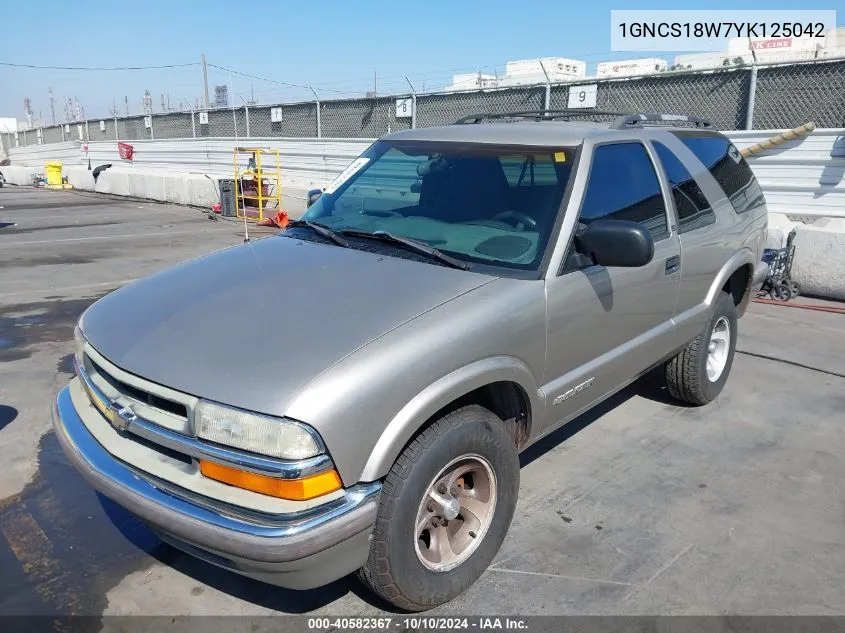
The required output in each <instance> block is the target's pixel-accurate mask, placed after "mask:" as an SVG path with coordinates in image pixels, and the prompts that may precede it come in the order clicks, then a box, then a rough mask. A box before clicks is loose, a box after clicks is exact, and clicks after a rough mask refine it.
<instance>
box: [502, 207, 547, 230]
mask: <svg viewBox="0 0 845 633" xmlns="http://www.w3.org/2000/svg"><path fill="white" fill-rule="evenodd" d="M491 219H493V220H499V221H502V222H508V223H509V224H512V226H513V227H514V228H515V229H516V230H517V231H524V230H525V229H526V227H527V228H529V229H531V230H536V229H537V220H535V219H534V218H532V217H531V216H530V215H526V214H525V213H522V212H521V211H502V212H501V213H497V214H496V215H494V216H493V217H492V218H491Z"/></svg>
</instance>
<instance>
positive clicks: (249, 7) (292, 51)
mask: <svg viewBox="0 0 845 633" xmlns="http://www.w3.org/2000/svg"><path fill="white" fill-rule="evenodd" d="M761 6H765V8H766V9H801V8H812V9H845V5H843V2H842V0H838V1H831V0H823V1H820V2H814V3H813V4H812V6H811V7H802V6H801V3H798V2H795V1H794V0H793V1H792V2H788V1H785V0H766V1H765V3H764V2H761V1H760V0H757V1H756V2H743V1H741V0H733V1H721V0H719V1H715V2H706V3H705V2H698V3H696V2H688V1H687V2H685V1H684V0H676V1H675V2H673V3H671V4H670V3H667V2H662V3H661V2H658V3H654V2H646V1H639V2H637V3H636V4H632V3H627V2H622V3H620V2H614V3H611V2H606V1H604V0H592V1H590V2H583V1H582V2H563V1H557V2H556V1H551V0H532V1H529V2H525V1H523V2H519V1H517V0H486V1H479V0H451V1H447V0H423V1H422V2H420V1H414V2H412V1H409V0H393V1H385V0H357V1H354V2H352V1H340V0H338V1H334V0H311V1H307V0H268V1H264V2H238V1H237V0H230V1H226V2H222V1H219V0H204V1H202V2H198V1H195V0H170V1H162V0H144V2H131V1H130V2H102V0H100V1H97V2H92V1H89V0H75V1H74V2H71V3H68V2H66V0H40V1H39V3H38V13H37V16H36V15H35V14H32V13H27V14H26V15H25V16H23V17H18V18H16V17H15V15H11V14H10V13H11V12H10V11H9V9H8V8H6V9H4V11H3V15H4V18H5V19H4V28H3V34H2V35H0V62H7V63H15V64H31V65H41V66H48V65H49V66H75V67H76V66H78V67H86V68H90V67H98V68H100V67H124V66H133V67H134V66H160V65H173V64H194V65H191V66H187V67H179V68H162V69H156V70H136V71H105V70H90V71H82V70H43V69H30V68H14V67H8V66H0V117H4V116H11V117H17V118H18V119H23V118H24V116H23V99H24V97H29V98H30V99H31V101H32V108H33V110H34V113H35V116H36V117H39V114H41V116H42V118H43V119H44V120H45V121H46V122H47V123H49V122H50V120H51V112H50V101H49V94H48V92H49V89H50V87H52V89H53V96H54V100H55V110H56V119H57V120H60V119H62V118H63V116H64V108H63V105H62V103H63V101H64V100H65V99H66V98H67V97H76V98H78V100H79V102H80V104H81V105H82V106H83V107H84V109H85V114H86V115H87V116H88V117H99V116H108V115H109V113H110V112H111V111H112V109H113V108H116V109H117V110H118V112H119V113H120V114H124V113H125V110H126V104H125V101H124V98H125V97H128V102H129V111H130V113H134V114H137V113H139V112H141V108H142V99H143V95H144V91H145V90H149V91H150V93H151V94H152V96H153V106H154V111H155V112H159V111H161V100H162V98H161V95H162V94H164V95H165V101H167V99H168V98H169V102H170V106H171V107H178V106H179V105H180V103H181V104H185V103H186V102H188V101H191V102H193V101H195V100H196V99H197V98H200V99H201V98H202V93H203V78H202V68H201V66H200V65H199V61H200V58H201V55H202V53H205V54H206V56H207V60H208V63H209V64H210V65H212V66H210V67H209V77H208V81H209V85H210V91H211V97H212V99H213V98H214V85H215V84H228V85H229V86H230V91H229V92H230V103H240V102H241V99H250V98H254V99H255V100H256V101H257V102H258V103H264V104H266V103H275V102H283V101H292V100H303V99H310V98H311V97H310V91H308V90H307V88H305V86H307V85H309V84H311V85H313V86H314V88H315V89H316V90H317V92H318V93H319V94H320V96H321V98H322V99H330V98H342V97H346V96H362V95H363V93H364V92H365V91H367V90H373V86H374V83H375V87H376V91H377V93H379V94H390V93H396V92H403V91H404V92H407V90H408V86H407V83H406V81H405V79H404V77H405V76H406V75H407V76H408V77H409V78H410V79H411V81H412V82H413V83H414V85H415V87H416V89H417V90H418V91H423V90H431V89H434V88H442V87H443V86H444V85H446V84H448V83H450V78H451V75H452V74H455V73H459V72H475V71H478V70H481V71H482V72H493V71H494V70H499V71H500V72H501V71H502V70H503V68H504V64H505V62H506V61H509V60H517V59H531V58H536V57H551V56H560V57H571V58H576V59H582V60H585V61H587V62H588V69H589V68H590V67H591V66H592V65H593V64H595V63H596V62H599V61H607V60H613V59H630V58H636V57H650V56H654V55H655V54H653V53H610V10H611V9H613V8H616V9H619V8H625V9H630V8H637V9H669V8H672V9H681V8H684V9H704V8H707V9H755V8H756V9H759V8H761ZM840 13H843V15H841V16H837V22H838V23H839V24H842V23H843V21H845V20H843V18H845V11H840ZM673 53H674V51H666V54H667V55H668V56H671V54H673ZM656 55H658V56H659V55H660V54H659V53H656ZM669 61H670V62H671V59H670V60H669ZM217 67H222V68H227V69H231V70H232V71H234V72H229V71H227V70H221V69H220V68H217ZM235 73H246V74H249V75H254V76H255V77H260V78H261V79H250V78H247V77H244V76H243V75H239V74H235ZM374 75H375V78H374ZM283 84H293V86H289V85H283ZM297 86H298V87H297Z"/></svg>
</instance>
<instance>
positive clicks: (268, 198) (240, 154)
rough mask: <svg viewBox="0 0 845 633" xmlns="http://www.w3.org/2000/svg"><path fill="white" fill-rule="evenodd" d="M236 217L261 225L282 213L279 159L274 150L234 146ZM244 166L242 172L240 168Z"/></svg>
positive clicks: (279, 153)
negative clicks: (260, 223) (267, 219)
mask: <svg viewBox="0 0 845 633" xmlns="http://www.w3.org/2000/svg"><path fill="white" fill-rule="evenodd" d="M232 164H233V166H234V170H235V215H237V217H239V218H246V219H247V220H254V221H256V222H261V221H262V220H264V218H266V217H269V216H272V215H275V214H276V213H278V212H279V211H281V210H282V156H281V152H279V150H277V149H261V148H260V147H236V148H235V151H234V152H233V157H232ZM243 165H246V168H245V169H242V166H243Z"/></svg>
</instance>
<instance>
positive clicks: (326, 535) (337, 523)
mask: <svg viewBox="0 0 845 633" xmlns="http://www.w3.org/2000/svg"><path fill="white" fill-rule="evenodd" d="M53 426H54V427H55V430H56V435H57V437H58V439H59V443H60V445H61V447H62V449H63V450H64V452H65V454H66V455H67V457H68V459H69V460H70V462H71V463H72V464H73V466H74V467H75V468H76V469H77V470H78V471H79V472H80V473H81V474H82V476H83V477H84V478H85V479H86V480H87V481H88V483H90V484H91V485H92V486H93V487H94V488H95V489H96V490H98V491H99V492H100V493H102V494H103V495H105V496H106V497H108V498H110V499H112V500H113V501H115V502H116V503H118V504H119V505H121V506H123V507H125V508H126V509H127V510H129V511H130V512H132V513H133V514H135V515H137V516H138V517H139V518H140V519H142V520H143V521H145V522H146V523H148V524H150V526H151V527H152V528H153V529H154V530H155V531H157V532H159V533H161V534H162V535H163V536H164V537H165V540H167V541H169V542H171V543H173V544H174V545H176V546H177V547H180V548H182V549H185V550H186V551H188V552H189V553H193V554H195V555H197V556H199V557H200V558H204V559H205V560H208V561H209V562H212V563H214V564H217V565H220V566H223V567H227V568H230V569H232V570H234V571H237V572H239V573H241V574H244V575H247V576H252V577H256V578H260V579H261V580H266V581H268V582H274V583H275V584H279V585H282V586H288V587H295V588H308V587H313V586H319V585H320V584H325V583H327V582H331V581H332V580H335V579H337V578H340V577H342V576H344V575H346V574H348V573H350V572H352V571H354V570H355V569H357V567H360V566H361V565H362V564H363V563H364V561H365V560H366V558H367V553H368V546H367V543H368V537H369V534H370V531H371V530H372V526H373V523H374V522H375V517H376V510H377V505H378V494H379V492H380V490H381V484H379V483H377V482H374V483H368V484H359V485H357V486H353V487H351V488H349V489H347V490H346V493H345V495H344V496H343V497H342V498H340V499H337V500H335V501H333V502H329V503H327V504H326V505H324V506H318V507H316V508H313V509H311V510H309V511H307V512H302V513H299V514H296V515H279V516H271V515H267V516H266V517H265V516H261V517H257V516H255V515H254V513H253V516H250V517H248V518H247V517H245V516H239V513H235V512H227V511H225V510H220V511H217V510H215V509H213V508H211V507H207V506H205V505H201V504H198V503H196V502H194V501H191V500H190V498H189V497H190V491H185V495H184V496H182V495H180V494H179V492H178V491H174V490H172V489H171V488H169V487H167V486H165V485H159V484H157V482H156V481H155V479H154V478H153V477H148V476H147V475H146V474H144V473H141V472H139V471H137V470H135V469H134V468H131V467H129V466H128V465H126V464H124V463H123V462H121V461H120V460H118V459H116V458H115V457H114V456H112V455H111V454H110V453H109V452H108V451H106V450H105V449H104V448H103V447H102V446H101V445H100V444H99V443H98V442H97V440H96V439H94V437H93V436H92V434H91V433H90V431H89V430H88V429H87V428H86V427H85V424H84V422H83V421H82V418H81V417H80V416H79V414H78V413H77V411H76V409H75V408H74V406H73V402H72V401H71V396H70V391H69V388H68V387H65V388H64V389H62V391H60V392H59V394H58V396H57V397H56V402H55V406H54V408H53ZM327 553H330V554H331V555H328V556H327V555H326V554H327ZM315 565H316V566H319V569H314V568H313V567H314V566H315ZM276 576H278V578H276Z"/></svg>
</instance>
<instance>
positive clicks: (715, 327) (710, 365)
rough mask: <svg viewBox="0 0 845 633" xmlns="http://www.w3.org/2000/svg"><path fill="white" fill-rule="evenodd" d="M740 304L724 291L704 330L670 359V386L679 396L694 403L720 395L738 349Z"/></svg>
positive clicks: (667, 381) (676, 396) (667, 373)
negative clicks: (737, 335)
mask: <svg viewBox="0 0 845 633" xmlns="http://www.w3.org/2000/svg"><path fill="white" fill-rule="evenodd" d="M736 322H737V318H736V306H735V305H734V302H733V298H732V297H731V295H729V294H727V293H725V292H721V293H719V297H718V298H717V300H716V306H715V309H714V310H713V316H712V317H711V318H710V321H708V323H707V325H706V326H705V327H704V330H703V331H702V332H701V334H699V335H698V336H696V337H695V338H694V339H693V340H691V341H690V342H689V343H687V345H686V346H685V347H684V348H683V349H682V350H681V351H680V352H679V353H678V354H677V356H675V357H674V358H672V359H671V360H669V361H668V362H667V363H666V386H667V387H668V388H669V393H670V394H672V396H673V397H674V398H676V399H678V400H681V401H683V402H687V403H689V404H694V405H703V404H707V403H708V402H711V401H713V400H715V399H716V397H717V396H718V395H719V394H720V393H721V392H722V388H723V387H724V386H725V383H726V382H727V380H728V375H729V374H730V371H731V365H732V364H733V358H734V352H735V350H736V332H737V327H736V326H737V323H736Z"/></svg>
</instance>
